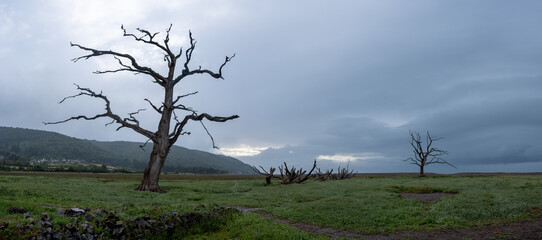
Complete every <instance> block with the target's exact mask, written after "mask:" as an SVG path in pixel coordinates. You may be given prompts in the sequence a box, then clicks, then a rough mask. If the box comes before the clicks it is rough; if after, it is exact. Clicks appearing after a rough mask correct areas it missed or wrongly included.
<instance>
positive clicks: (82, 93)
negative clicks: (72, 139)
mask: <svg viewBox="0 0 542 240" xmlns="http://www.w3.org/2000/svg"><path fill="white" fill-rule="evenodd" d="M74 85H75V86H77V90H79V91H80V92H79V93H78V94H76V95H73V96H68V97H65V98H64V99H62V101H60V103H63V102H64V101H65V100H66V99H70V98H75V97H78V96H89V97H94V98H99V99H102V100H103V101H104V102H105V113H102V114H97V115H95V116H92V117H89V116H85V115H80V116H74V117H70V118H68V119H65V120H62V121H57V122H45V123H44V124H46V125H49V124H59V123H65V122H68V121H71V120H79V119H84V120H95V119H98V118H103V117H106V118H107V117H108V118H111V119H112V120H113V122H117V123H119V124H120V125H121V126H120V127H119V128H117V130H119V129H120V128H122V127H127V128H130V129H132V130H134V131H136V132H137V133H139V134H141V135H143V136H145V137H148V138H150V139H155V136H154V133H152V132H151V131H148V130H145V129H143V128H141V127H139V124H138V122H137V120H135V119H122V118H121V117H119V116H118V115H116V114H114V113H113V112H112V111H111V103H110V102H109V99H107V97H106V96H105V95H103V94H102V93H96V92H94V91H92V90H90V89H89V88H82V87H80V86H79V85H77V84H74ZM138 112H139V111H138ZM138 112H136V113H138ZM136 113H133V114H132V115H131V117H132V118H133V115H134V114H136ZM134 120H135V121H134ZM128 121H132V122H135V123H136V124H132V123H129V122H128ZM109 124H111V123H108V124H106V125H109Z"/></svg>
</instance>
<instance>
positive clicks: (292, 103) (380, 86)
mask: <svg viewBox="0 0 542 240" xmlns="http://www.w3.org/2000/svg"><path fill="white" fill-rule="evenodd" d="M129 3H130V4H127V2H122V1H119V2H109V1H93V2H92V3H84V2H82V3H77V2H62V1H56V2H45V3H43V2H40V5H43V4H45V5H46V6H47V7H36V6H37V5H38V4H31V2H16V3H4V4H0V13H1V17H0V33H1V35H2V36H3V37H2V38H1V39H0V63H1V64H2V70H3V73H4V76H3V78H2V79H1V80H0V81H1V82H0V83H1V84H2V88H1V89H0V110H1V111H2V113H3V114H2V115H0V125H7V126H17V127H28V128H38V129H44V130H52V131H59V132H61V133H64V134H67V135H70V136H74V137H80V138H90V139H98V140H132V141H145V140H146V139H144V138H142V137H140V136H138V135H137V134H135V133H132V132H130V131H126V130H121V131H119V132H116V131H114V127H108V128H105V127H104V126H103V125H104V124H105V123H106V122H107V121H103V122H100V121H98V122H72V123H69V124H65V125H62V126H60V125H58V126H47V127H44V126H43V125H41V122H42V121H53V120H60V119H63V118H65V117H68V116H70V115H73V114H74V113H76V114H85V113H86V114H95V113H99V112H100V111H101V110H102V109H103V106H102V105H101V103H100V102H99V101H98V102H97V101H93V99H79V100H74V101H70V102H69V103H66V104H63V105H57V104H56V103H57V102H58V101H59V100H60V99H62V97H64V96H67V95H71V94H75V93H76V91H75V89H74V87H73V85H72V83H74V82H75V83H78V84H80V85H82V86H84V87H91V88H92V89H95V90H97V91H100V90H103V91H104V93H106V94H107V95H108V97H110V98H111V100H112V107H113V109H114V110H115V111H117V112H118V113H119V114H121V115H122V114H126V113H129V112H134V111H137V109H139V108H147V107H148V106H147V105H146V103H145V102H144V101H143V99H144V98H151V99H152V100H153V101H157V102H159V101H160V100H161V99H160V93H159V89H158V88H156V87H155V86H154V85H153V84H152V83H150V82H149V81H147V80H145V79H144V78H141V77H138V76H132V75H130V74H117V75H99V76H97V75H92V74H91V72H92V71H94V70H97V69H100V70H104V69H108V68H110V67H111V66H112V65H113V64H115V62H114V61H108V60H106V59H103V60H89V61H82V62H79V63H77V64H72V63H70V62H69V59H71V58H74V57H77V56H80V55H81V54H84V52H82V51H80V50H78V49H73V48H69V47H68V45H69V44H68V43H69V42H70V41H74V42H77V43H81V44H83V45H86V46H91V47H97V48H104V49H119V50H122V51H127V52H130V53H132V54H135V55H137V56H139V57H142V58H143V59H144V61H146V63H148V64H150V65H152V66H153V67H154V66H158V64H160V63H162V61H161V57H162V56H161V55H160V54H159V53H156V52H153V51H152V48H149V49H147V48H144V47H141V45H131V44H129V42H130V40H128V39H125V38H122V37H121V35H122V32H120V29H119V26H120V24H124V25H125V26H126V27H127V29H135V28H136V27H143V28H149V29H150V30H152V31H163V30H164V29H165V27H167V26H169V23H172V22H173V24H174V26H173V29H172V34H173V35H172V41H176V42H175V44H176V46H177V47H180V46H186V40H187V36H186V33H187V32H188V29H191V30H192V32H193V34H194V36H195V37H196V39H197V41H198V46H197V49H196V51H195V58H194V59H193V64H194V66H199V65H202V66H203V67H208V68H211V69H214V68H217V67H218V66H219V64H220V63H221V61H222V60H223V57H224V56H225V55H231V54H233V53H236V54H237V55H236V58H235V59H234V61H232V62H230V63H229V64H228V66H227V67H226V68H225V80H224V81H222V80H221V81H216V80H214V79H208V78H204V77H201V76H200V77H196V78H193V79H188V80H187V81H183V82H182V84H181V85H180V86H179V87H180V88H178V89H177V90H178V92H177V93H178V94H185V93H189V92H192V91H200V93H199V94H198V95H195V96H193V97H190V98H187V99H186V102H185V104H186V105H187V106H191V107H194V108H195V109H198V110H200V111H203V112H209V113H211V114H215V115H228V114H238V115H240V116H241V118H239V119H236V120H235V121H232V122H228V123H226V124H212V123H209V124H208V128H209V129H210V130H211V132H212V133H213V135H214V137H215V140H216V141H217V144H218V145H219V146H220V147H222V149H223V150H224V152H226V150H228V149H229V150H230V153H232V152H235V151H237V150H239V149H240V150H243V151H245V152H251V153H252V154H255V153H257V152H260V154H257V155H254V156H251V157H248V156H245V157H242V158H241V159H242V160H243V161H245V162H247V163H249V164H256V165H264V166H276V165H278V164H279V163H281V162H283V161H287V162H289V163H290V162H291V163H292V164H300V165H307V166H308V165H310V164H311V163H312V160H313V159H314V158H318V159H319V162H320V163H321V165H322V168H325V167H327V166H329V167H333V166H335V167H336V165H337V164H346V162H347V161H349V160H350V161H351V166H353V167H357V168H358V169H359V171H366V172H379V171H401V172H403V171H416V169H415V166H414V167H413V166H411V165H408V164H407V163H404V162H401V160H402V159H405V158H407V157H409V156H410V149H409V145H408V140H409V136H408V133H409V131H410V130H413V131H419V132H422V133H424V132H425V131H429V132H431V134H433V135H436V136H441V137H444V139H442V140H441V141H439V142H438V144H439V146H440V147H442V148H443V149H446V150H448V151H449V152H450V154H449V156H447V159H449V160H450V161H451V162H453V163H454V164H455V165H457V166H458V169H457V170H456V169H449V168H446V167H444V166H443V167H441V166H438V167H435V168H434V169H435V171H441V172H453V171H470V169H475V170H478V171H481V170H484V169H490V170H492V171H506V170H507V169H511V170H513V171H526V170H529V169H532V168H533V167H538V166H540V165H542V164H541V162H542V150H540V149H542V141H541V140H539V138H538V136H539V135H541V133H542V112H541V111H540V110H539V109H540V106H541V105H542V97H541V96H542V94H540V93H541V92H542V67H541V66H542V31H540V30H539V24H540V22H542V15H541V14H540V10H542V3H540V2H535V1H532V2H508V1H475V2H474V1H408V2H405V1H385V2H384V1H363V2H361V1H340V2H337V3H333V4H330V3H329V2H327V1H310V2H305V1H296V2H287V1H257V2H256V1H235V2H234V1H231V2H229V1H206V2H203V3H202V2H200V1H183V2H168V1H157V2H156V3H152V4H151V3H147V2H143V1H130V2H129ZM208 6H213V7H212V8H209V7H208ZM45 9H47V11H45ZM121 9H122V10H121ZM180 12H182V13H183V14H179V13H180ZM183 44H184V45H183ZM113 66H114V65H113ZM44 89H53V90H49V91H44ZM14 99H17V101H14ZM217 99H218V100H217ZM140 118H141V119H140V121H141V122H142V124H144V126H146V127H148V128H153V127H154V126H155V124H154V121H155V118H156V116H155V115H153V113H152V112H150V111H147V112H144V113H142V114H141V116H140ZM188 127H189V129H188V130H189V131H191V132H193V134H192V135H191V136H189V137H186V138H183V139H181V141H180V142H179V144H180V145H182V146H186V147H191V148H197V149H201V150H207V151H209V150H211V146H212V145H211V143H210V140H209V138H208V137H207V135H206V133H205V131H204V130H203V129H202V128H201V126H199V125H190V126H188ZM266 148H267V150H263V149H266ZM235 149H237V150H235ZM241 152H242V151H241Z"/></svg>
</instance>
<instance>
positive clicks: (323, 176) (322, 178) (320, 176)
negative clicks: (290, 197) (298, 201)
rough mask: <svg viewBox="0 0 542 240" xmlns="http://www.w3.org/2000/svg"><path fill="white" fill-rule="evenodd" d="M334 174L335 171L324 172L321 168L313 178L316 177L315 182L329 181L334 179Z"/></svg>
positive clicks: (317, 169)
mask: <svg viewBox="0 0 542 240" xmlns="http://www.w3.org/2000/svg"><path fill="white" fill-rule="evenodd" d="M332 173H333V169H329V170H327V171H326V172H322V171H321V170H320V168H316V172H315V173H314V174H313V177H314V180H319V181H325V180H328V179H333V176H332Z"/></svg>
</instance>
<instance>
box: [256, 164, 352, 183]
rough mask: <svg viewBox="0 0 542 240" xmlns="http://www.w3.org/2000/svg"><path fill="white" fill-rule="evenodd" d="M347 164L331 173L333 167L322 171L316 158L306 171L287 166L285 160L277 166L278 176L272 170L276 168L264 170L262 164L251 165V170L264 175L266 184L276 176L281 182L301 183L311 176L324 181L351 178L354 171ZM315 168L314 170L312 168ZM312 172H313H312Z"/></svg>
mask: <svg viewBox="0 0 542 240" xmlns="http://www.w3.org/2000/svg"><path fill="white" fill-rule="evenodd" d="M348 165H349V164H347V165H346V168H341V167H340V166H339V168H338V169H337V173H336V174H333V169H330V170H327V171H326V172H322V171H321V170H320V168H317V167H316V159H315V160H314V164H313V165H312V169H311V170H310V171H309V173H307V170H303V168H300V169H299V170H297V169H296V168H295V167H291V168H288V165H287V164H286V162H284V163H283V165H281V166H279V172H280V176H278V175H275V174H274V172H275V170H276V168H274V167H271V168H270V169H269V172H268V171H266V170H265V169H264V168H263V167H262V166H260V168H259V169H258V168H257V167H256V166H252V170H254V172H256V173H258V174H260V175H263V176H265V183H266V184H267V185H269V184H271V179H272V178H277V179H279V180H280V183H281V184H292V183H302V182H304V181H307V180H308V179H310V178H311V177H312V178H313V179H314V180H319V181H325V180H328V179H329V180H343V179H348V178H352V177H354V176H355V175H356V173H354V170H349V169H348ZM260 169H261V170H260ZM315 169H316V172H314V170H315ZM313 172H314V174H313Z"/></svg>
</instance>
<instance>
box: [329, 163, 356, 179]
mask: <svg viewBox="0 0 542 240" xmlns="http://www.w3.org/2000/svg"><path fill="white" fill-rule="evenodd" d="M349 165H350V163H348V164H346V168H341V166H339V167H338V168H337V174H335V175H334V176H333V178H334V179H336V180H343V179H348V178H353V177H354V176H355V175H356V174H355V173H354V170H351V171H349V170H348V166H349Z"/></svg>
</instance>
